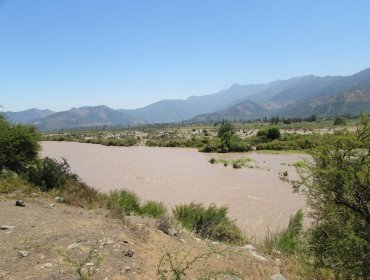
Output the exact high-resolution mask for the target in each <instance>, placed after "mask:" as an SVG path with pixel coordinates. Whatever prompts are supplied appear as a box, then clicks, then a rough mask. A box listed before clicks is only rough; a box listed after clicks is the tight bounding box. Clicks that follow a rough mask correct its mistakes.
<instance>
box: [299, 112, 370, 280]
mask: <svg viewBox="0 0 370 280" xmlns="http://www.w3.org/2000/svg"><path fill="white" fill-rule="evenodd" d="M369 147H370V124H369V120H368V118H367V116H365V115H362V119H361V123H360V124H359V126H358V129H357V132H356V134H353V133H349V132H346V131H345V132H343V133H337V134H334V135H326V136H324V137H323V139H322V141H321V143H320V145H319V146H318V147H317V148H315V149H313V150H312V151H311V155H312V158H313V162H312V163H309V165H308V167H306V168H303V169H298V170H300V174H301V179H302V180H301V181H300V182H293V184H294V185H293V186H294V188H295V190H297V191H298V190H300V191H301V192H302V193H303V194H305V195H306V196H307V203H308V205H309V207H310V208H311V209H312V214H311V215H312V218H313V219H314V223H313V226H312V228H311V229H310V231H309V232H310V244H311V249H312V251H313V253H314V255H315V264H316V265H317V266H319V267H326V268H331V269H333V270H334V271H335V272H336V274H337V275H338V277H339V276H340V277H343V278H346V279H347V278H352V277H356V278H358V277H362V278H363V279H368V277H369V276H370V263H369V252H370V238H369V237H370V213H369V211H370V208H369V205H370V175H369V174H370V150H369Z"/></svg>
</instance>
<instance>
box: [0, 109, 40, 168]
mask: <svg viewBox="0 0 370 280" xmlns="http://www.w3.org/2000/svg"><path fill="white" fill-rule="evenodd" d="M38 139H39V135H38V134H37V133H36V130H35V127H33V126H26V125H13V124H11V123H10V122H9V121H8V120H7V119H6V118H5V117H4V116H3V115H1V114H0V171H1V170H3V169H9V170H12V171H15V172H21V171H23V170H24V169H25V168H26V166H27V165H28V163H29V162H31V161H33V160H34V159H36V157H37V154H38V151H39V149H40V147H39V145H38V142H37V141H38Z"/></svg>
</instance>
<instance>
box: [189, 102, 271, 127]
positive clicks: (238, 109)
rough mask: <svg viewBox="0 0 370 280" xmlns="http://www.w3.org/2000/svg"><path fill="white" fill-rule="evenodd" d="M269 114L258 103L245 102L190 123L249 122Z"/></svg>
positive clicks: (199, 116)
mask: <svg viewBox="0 0 370 280" xmlns="http://www.w3.org/2000/svg"><path fill="white" fill-rule="evenodd" d="M266 114H267V110H265V109H264V108H263V107H262V106H260V105H258V104H257V103H255V102H253V101H250V100H245V101H242V102H240V103H237V104H236V105H233V106H231V107H229V108H228V109H226V110H223V111H220V112H214V113H210V114H201V115H198V116H195V117H194V118H192V119H190V120H189V121H188V122H190V123H209V122H216V121H220V120H230V121H233V120H248V119H253V118H260V117H264V116H266Z"/></svg>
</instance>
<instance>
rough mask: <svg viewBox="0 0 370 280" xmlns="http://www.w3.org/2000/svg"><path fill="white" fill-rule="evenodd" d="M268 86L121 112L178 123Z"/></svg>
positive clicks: (244, 87) (235, 88)
mask: <svg viewBox="0 0 370 280" xmlns="http://www.w3.org/2000/svg"><path fill="white" fill-rule="evenodd" d="M268 87H269V85H265V84H260V85H238V84H234V85H232V86H231V87H230V88H228V89H225V90H222V91H219V92H217V93H214V94H209V95H203V96H190V97H189V98H187V99H186V100H161V101H159V102H156V103H153V104H150V105H148V106H146V107H143V108H139V109H135V110H123V112H125V113H127V114H129V115H131V116H135V117H137V118H140V119H144V120H146V121H147V122H150V123H163V122H179V121H182V120H187V119H190V118H192V117H194V116H196V115H198V114H205V113H210V112H214V111H217V110H222V109H225V108H227V107H229V106H232V105H234V104H236V103H238V102H240V101H241V100H243V99H245V98H247V97H248V96H250V95H253V94H255V93H257V92H258V91H260V90H264V89H266V88H268Z"/></svg>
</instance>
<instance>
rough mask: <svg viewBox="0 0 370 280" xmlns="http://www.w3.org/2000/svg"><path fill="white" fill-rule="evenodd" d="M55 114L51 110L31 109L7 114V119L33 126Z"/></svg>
mask: <svg viewBox="0 0 370 280" xmlns="http://www.w3.org/2000/svg"><path fill="white" fill-rule="evenodd" d="M54 113H55V112H53V111H50V110H39V109H35V108H33V109H29V110H25V111H20V112H9V111H8V112H5V115H6V116H7V118H8V119H9V120H10V121H11V122H14V123H23V124H33V123H36V122H38V121H40V120H41V119H43V118H45V117H48V116H50V115H52V114H54Z"/></svg>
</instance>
